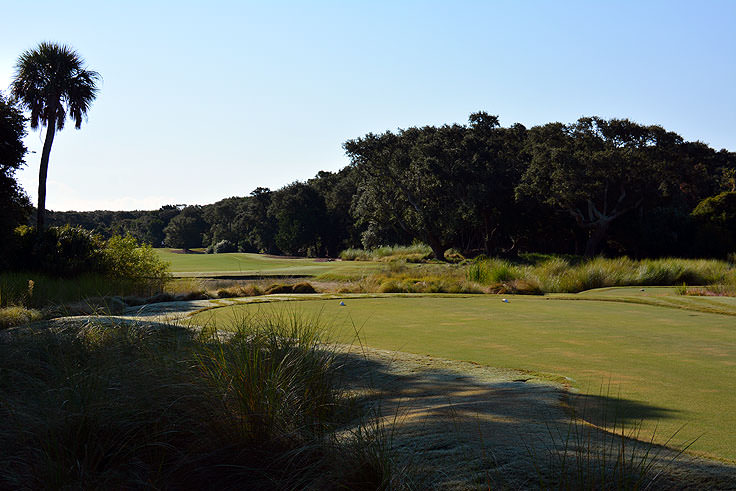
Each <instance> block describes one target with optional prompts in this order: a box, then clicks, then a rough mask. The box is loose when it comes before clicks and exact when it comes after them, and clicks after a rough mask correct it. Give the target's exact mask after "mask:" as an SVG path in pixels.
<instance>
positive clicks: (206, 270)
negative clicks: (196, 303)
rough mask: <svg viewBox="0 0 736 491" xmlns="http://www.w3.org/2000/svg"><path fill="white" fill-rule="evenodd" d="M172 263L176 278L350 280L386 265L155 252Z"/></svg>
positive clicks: (381, 268) (240, 255) (263, 255)
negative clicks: (324, 277)
mask: <svg viewBox="0 0 736 491" xmlns="http://www.w3.org/2000/svg"><path fill="white" fill-rule="evenodd" d="M155 251H156V253H157V254H158V255H159V257H160V258H161V259H163V260H164V261H168V262H169V263H171V272H172V273H174V275H175V276H181V277H184V276H207V275H222V276H228V275H231V276H317V275H321V274H325V273H329V274H334V275H337V276H344V277H347V278H354V277H360V276H362V275H365V274H370V273H374V272H377V271H381V270H383V269H385V268H386V264H385V263H374V262H355V261H317V260H316V259H313V258H294V259H291V258H285V257H278V256H269V255H265V254H251V253H240V252H234V253H228V254H203V253H199V252H196V253H190V254H183V253H181V251H178V250H174V249H155Z"/></svg>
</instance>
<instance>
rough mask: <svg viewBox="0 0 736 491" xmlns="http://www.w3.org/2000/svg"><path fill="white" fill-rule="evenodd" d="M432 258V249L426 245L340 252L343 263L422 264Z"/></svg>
mask: <svg viewBox="0 0 736 491" xmlns="http://www.w3.org/2000/svg"><path fill="white" fill-rule="evenodd" d="M430 257H432V249H431V248H430V247H429V246H428V245H425V244H412V245H409V246H399V245H396V246H381V247H376V248H375V249H352V248H351V249H345V250H344V251H342V252H340V259H342V260H343V261H392V260H393V261H396V260H404V261H407V262H422V261H426V260H427V259H429V258H430Z"/></svg>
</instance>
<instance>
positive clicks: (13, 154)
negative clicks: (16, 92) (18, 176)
mask: <svg viewBox="0 0 736 491" xmlns="http://www.w3.org/2000/svg"><path fill="white" fill-rule="evenodd" d="M25 134H26V130H25V118H24V117H23V114H22V112H21V111H20V110H19V109H18V108H16V107H15V106H14V105H13V104H11V103H10V102H8V101H6V100H5V98H4V97H3V95H2V93H0V210H2V212H1V213H0V250H7V249H8V247H9V240H10V238H11V236H12V232H13V229H14V228H15V227H17V226H18V225H20V224H22V223H23V222H24V221H25V220H26V217H27V216H28V213H29V211H30V207H31V204H30V202H29V200H28V197H27V196H26V194H25V192H24V191H23V189H21V187H20V185H19V184H18V182H17V181H16V180H15V171H16V170H18V169H19V168H20V167H22V166H23V164H24V162H23V157H24V156H25V154H26V147H25V146H24V145H23V137H24V136H25ZM9 257H10V254H5V253H0V264H2V263H3V262H7V258H9Z"/></svg>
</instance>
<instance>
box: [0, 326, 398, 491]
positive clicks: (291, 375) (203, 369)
mask: <svg viewBox="0 0 736 491" xmlns="http://www.w3.org/2000/svg"><path fill="white" fill-rule="evenodd" d="M223 327H224V326H223ZM227 327H228V331H229V333H228V335H227V336H224V335H222V333H221V332H218V331H217V330H216V329H215V327H214V326H213V327H210V328H207V329H205V330H203V331H202V332H201V333H199V334H197V333H195V331H192V330H189V329H186V328H181V327H172V326H161V325H152V324H140V325H124V324H101V323H89V324H84V325H82V324H80V323H71V324H69V323H67V324H64V325H59V324H54V325H53V326H51V327H49V328H47V329H21V330H15V331H13V332H12V335H11V336H10V337H8V336H6V337H5V338H3V339H2V340H0V401H2V404H0V448H2V452H0V488H4V489H5V488H7V489H19V488H29V489H34V488H54V489H59V488H72V489H134V488H167V489H168V488H186V489H204V488H206V489H213V488H217V489H235V488H238V489H242V488H250V489H303V488H312V489H352V488H357V487H362V488H366V489H371V488H372V489H378V488H382V487H383V488H385V487H391V488H394V487H396V488H400V487H401V484H402V481H401V476H398V475H388V476H387V475H386V469H385V466H382V464H381V461H382V460H385V459H386V458H388V457H387V455H386V454H383V455H382V456H379V458H378V459H376V458H375V452H373V450H371V449H370V448H368V445H369V442H368V440H370V438H368V439H366V436H365V435H366V431H368V432H370V428H368V427H360V426H358V429H357V430H355V429H353V430H351V428H354V426H350V422H351V421H355V419H356V418H359V417H360V413H359V411H358V408H357V407H356V406H355V405H354V404H353V403H352V400H351V398H350V397H349V396H348V395H347V394H346V393H345V391H344V390H343V389H342V387H341V384H340V380H341V376H340V370H341V364H340V358H339V356H338V355H337V354H336V352H335V351H334V350H332V349H330V348H329V346H328V345H326V344H325V341H326V340H325V338H324V337H323V334H324V331H323V330H322V328H321V326H320V324H319V321H318V320H316V318H305V317H301V316H281V317H273V316H272V317H269V318H262V317H256V316H250V315H249V316H245V317H241V318H240V319H238V321H236V322H235V323H233V324H230V325H228V326H227ZM371 434H372V433H371ZM370 445H373V444H372V443H370ZM366 456H370V458H368V457H366Z"/></svg>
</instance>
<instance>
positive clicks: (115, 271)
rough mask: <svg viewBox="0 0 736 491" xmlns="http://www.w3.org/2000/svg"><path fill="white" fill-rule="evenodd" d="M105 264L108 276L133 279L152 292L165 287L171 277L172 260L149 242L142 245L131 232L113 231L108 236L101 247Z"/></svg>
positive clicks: (103, 263)
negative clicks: (170, 264) (159, 253)
mask: <svg viewBox="0 0 736 491" xmlns="http://www.w3.org/2000/svg"><path fill="white" fill-rule="evenodd" d="M102 265H103V268H104V272H105V274H107V275H108V276H110V277H114V278H127V279H129V280H132V281H134V282H136V283H138V284H139V286H140V287H141V288H147V289H148V290H149V291H150V292H151V294H153V292H156V291H162V290H163V288H164V285H165V284H166V282H167V281H168V280H170V279H171V275H170V274H169V264H168V263H167V262H165V261H163V260H161V259H160V257H159V256H158V254H156V251H154V250H153V248H152V247H151V246H150V245H148V244H144V245H139V244H138V242H137V241H136V240H135V239H134V238H133V237H130V236H126V237H121V236H119V235H114V236H112V237H111V238H110V239H108V241H107V242H106V243H105V247H104V249H102Z"/></svg>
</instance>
